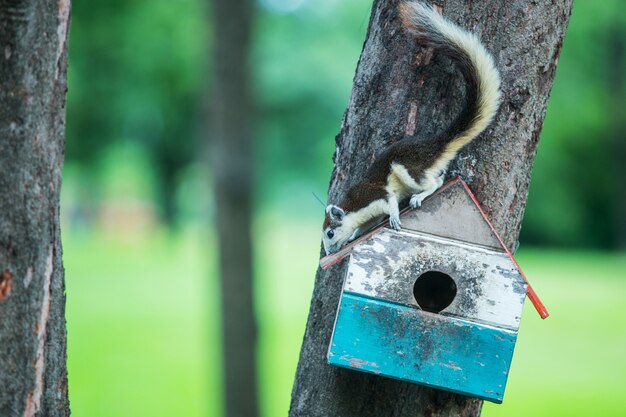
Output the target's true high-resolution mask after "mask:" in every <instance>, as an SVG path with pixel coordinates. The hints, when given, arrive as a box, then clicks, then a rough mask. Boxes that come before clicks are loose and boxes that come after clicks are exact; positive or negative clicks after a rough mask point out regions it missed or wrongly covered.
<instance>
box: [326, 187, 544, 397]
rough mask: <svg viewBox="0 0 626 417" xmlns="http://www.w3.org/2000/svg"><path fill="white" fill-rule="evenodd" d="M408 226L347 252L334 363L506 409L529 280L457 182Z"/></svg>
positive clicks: (407, 218)
mask: <svg viewBox="0 0 626 417" xmlns="http://www.w3.org/2000/svg"><path fill="white" fill-rule="evenodd" d="M401 221H402V230H399V231H396V230H392V229H389V228H387V227H379V228H377V229H375V230H374V231H373V232H371V233H370V234H368V235H366V236H364V237H362V238H361V239H359V240H358V241H356V242H355V243H354V244H353V245H351V246H350V247H349V248H348V249H347V250H346V253H349V256H350V259H349V263H348V268H347V273H346V276H345V281H344V284H343V290H342V294H341V300H340V302H339V309H338V312H337V317H336V321H335V327H334V330H333V335H332V339H331V342H330V347H329V350H328V362H329V363H330V364H332V365H336V366H341V367H345V368H350V369H354V370H358V371H362V372H367V373H372V374H376V375H382V376H386V377H390V378H396V379H400V380H403V381H408V382H413V383H417V384H423V385H427V386H430V387H434V388H438V389H443V390H447V391H452V392H456V393H459V394H464V395H468V396H472V397H478V398H481V399H484V400H488V401H492V402H496V403H501V402H502V398H503V395H504V389H505V386H506V381H507V377H508V374H509V368H510V365H511V359H512V356H513V350H514V347H515V342H516V339H517V332H518V328H519V324H520V318H521V315H522V307H523V304H524V299H525V297H526V294H527V291H528V288H529V286H528V284H527V282H526V279H525V277H524V275H523V273H522V271H521V270H520V269H519V266H518V265H517V263H516V262H515V259H514V258H513V256H512V255H511V253H510V252H509V251H508V249H507V248H506V246H505V245H504V244H503V243H502V240H501V239H500V237H499V236H498V234H497V233H496V231H495V230H494V228H493V226H492V225H491V223H490V222H489V220H488V219H487V218H486V216H485V214H484V212H483V211H482V209H481V208H480V206H479V205H478V203H477V201H476V199H475V198H474V196H473V195H472V193H471V191H470V190H469V188H468V187H467V185H466V184H465V182H463V181H462V180H461V179H460V178H456V179H454V180H452V181H451V182H449V183H447V184H446V185H444V186H443V187H442V188H440V189H439V190H438V191H437V192H436V193H435V194H433V195H432V196H430V197H429V198H428V199H427V200H425V201H424V203H423V205H422V207H421V208H419V209H415V210H405V211H403V212H402V214H401ZM346 253H344V254H343V255H346ZM343 255H340V256H337V257H335V258H334V259H332V258H331V260H333V262H337V261H338V260H339V259H340V258H341V257H342V256H343ZM324 266H326V267H328V266H329V264H328V260H327V264H326V265H324ZM533 294H534V293H533ZM537 302H539V301H538V299H537ZM539 304H540V302H539ZM540 307H541V308H542V309H543V315H542V316H547V312H545V308H543V306H542V305H540Z"/></svg>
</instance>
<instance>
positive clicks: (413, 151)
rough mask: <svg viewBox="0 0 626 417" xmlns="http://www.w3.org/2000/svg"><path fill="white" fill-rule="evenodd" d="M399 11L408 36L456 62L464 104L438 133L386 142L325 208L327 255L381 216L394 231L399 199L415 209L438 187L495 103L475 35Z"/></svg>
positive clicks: (423, 14) (415, 8)
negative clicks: (422, 138) (344, 191)
mask: <svg viewBox="0 0 626 417" xmlns="http://www.w3.org/2000/svg"><path fill="white" fill-rule="evenodd" d="M399 12H400V19H401V21H402V24H403V26H404V28H405V30H406V31H407V32H408V33H409V34H411V35H413V37H414V38H415V39H416V40H417V41H418V42H419V43H420V44H422V45H423V46H425V47H430V48H433V49H434V50H435V51H437V52H440V53H443V54H445V55H447V56H448V57H450V58H451V59H452V61H453V62H454V63H455V64H456V66H457V68H458V69H459V71H460V72H461V74H462V76H463V78H464V81H465V82H466V84H467V87H466V93H465V97H466V104H465V107H464V109H463V110H462V111H461V113H460V114H459V115H458V116H457V118H456V119H455V120H454V122H453V123H452V124H451V126H450V127H449V128H448V130H447V131H446V132H445V133H444V134H442V135H439V136H438V137H436V138H433V139H432V140H428V141H420V142H418V141H417V140H416V139H414V138H405V139H403V140H400V141H398V142H396V143H394V144H393V145H391V146H389V147H388V148H387V149H385V150H384V151H383V152H382V154H381V155H380V156H378V157H377V158H376V159H375V160H374V162H373V163H372V165H371V166H370V167H369V169H368V170H367V172H366V173H365V175H364V177H363V179H362V181H361V182H359V183H358V184H356V185H354V186H353V187H351V188H350V189H349V190H348V192H347V194H346V196H345V197H344V199H343V201H342V202H341V203H340V204H339V205H334V204H329V205H328V206H327V207H326V217H325V220H324V225H323V235H322V241H323V244H324V249H325V251H326V254H327V255H329V254H331V253H334V252H337V251H338V250H339V249H341V247H342V246H344V245H345V244H346V243H348V242H349V241H351V240H354V239H356V238H358V237H359V236H361V235H362V234H363V233H365V232H366V231H367V230H369V228H371V227H372V226H374V225H375V224H376V223H378V222H379V221H380V220H381V218H382V217H383V216H385V215H389V224H390V226H391V227H392V228H393V229H395V230H399V229H400V228H401V223H400V209H399V207H398V205H399V202H400V201H402V200H403V199H405V198H407V197H409V196H410V201H409V206H410V207H411V208H418V207H420V206H421V204H422V201H423V200H424V198H426V197H428V196H429V195H431V194H432V193H433V192H435V191H436V190H437V189H438V188H439V187H441V185H442V184H443V180H444V176H445V173H446V171H447V169H448V165H449V164H450V162H451V161H452V160H453V159H454V158H455V156H456V155H457V153H458V152H459V150H460V149H461V148H462V147H463V146H465V145H467V144H468V143H469V142H471V141H472V140H473V139H474V138H476V137H477V136H478V135H479V134H480V133H482V132H483V131H484V130H485V129H486V128H487V126H489V124H490V123H491V121H492V120H493V118H494V117H495V115H496V112H497V111H498V107H499V105H500V97H501V92H500V75H499V73H498V70H497V69H496V67H495V64H494V61H493V58H492V56H491V55H490V54H489V52H487V50H486V49H485V47H484V46H483V45H482V43H481V42H480V40H479V39H478V37H476V36H475V35H474V34H472V33H470V32H467V31H466V30H465V29H463V28H461V27H459V26H457V25H456V24H454V23H452V22H450V21H449V20H447V19H445V18H444V17H442V16H441V15H440V14H439V13H437V11H436V10H435V9H433V8H432V7H431V6H427V5H425V4H422V3H420V2H404V3H401V4H400V6H399Z"/></svg>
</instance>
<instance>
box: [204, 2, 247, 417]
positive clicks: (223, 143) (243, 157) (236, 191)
mask: <svg viewBox="0 0 626 417" xmlns="http://www.w3.org/2000/svg"><path fill="white" fill-rule="evenodd" d="M212 3H213V22H214V27H215V33H214V39H215V44H214V54H213V65H214V70H215V73H214V79H213V91H212V93H213V97H212V99H213V100H212V101H213V103H212V104H213V117H212V122H213V125H212V128H213V147H212V148H213V161H212V167H213V176H214V182H215V184H214V186H215V203H216V223H217V227H218V235H219V246H220V273H221V288H222V300H221V302H222V335H223V342H222V346H223V355H224V360H223V364H224V369H223V372H224V389H225V394H226V402H225V406H226V415H227V416H229V417H254V416H256V415H257V414H258V410H257V408H258V407H257V389H256V358H255V356H256V355H255V351H256V323H255V318H254V309H253V299H252V243H251V237H250V225H251V211H252V149H251V148H252V141H251V139H250V135H251V131H252V129H251V123H252V115H251V108H252V106H251V103H250V101H251V100H250V89H249V70H248V54H249V44H250V27H251V17H252V8H251V4H250V1H249V0H214V1H213V2H212Z"/></svg>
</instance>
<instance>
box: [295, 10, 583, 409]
mask: <svg viewBox="0 0 626 417" xmlns="http://www.w3.org/2000/svg"><path fill="white" fill-rule="evenodd" d="M397 4H398V0H377V1H375V2H374V5H373V7H372V14H371V18H370V22H369V28H368V31H367V38H366V41H365V44H364V46H363V51H362V54H361V58H360V60H359V64H358V67H357V70H356V75H355V78H354V87H353V90H352V95H351V97H350V101H349V103H348V108H347V109H346V112H345V114H344V117H343V121H342V124H341V131H340V132H339V134H338V135H337V137H336V146H337V148H336V151H335V155H334V161H335V169H334V171H333V174H332V177H331V181H330V190H329V202H337V201H339V199H340V197H341V195H342V194H343V193H344V192H346V190H347V189H348V188H349V186H350V185H351V184H353V183H354V182H356V181H357V180H358V179H359V177H360V176H361V175H362V174H363V172H364V171H365V169H366V168H367V167H368V165H369V164H370V163H371V161H372V160H373V159H374V157H375V156H376V155H377V154H378V153H379V152H380V151H381V150H382V149H383V148H384V147H386V146H388V145H389V144H390V143H392V142H394V141H397V140H400V139H402V138H403V137H406V136H410V135H417V136H418V137H425V136H427V135H433V134H436V133H437V132H441V131H443V129H444V128H445V126H446V125H447V124H448V123H450V121H451V120H453V117H454V115H456V114H457V112H458V111H459V108H460V106H461V104H462V102H463V99H462V97H463V91H464V89H463V83H462V82H461V80H460V76H459V75H458V73H457V72H456V71H455V69H454V67H453V66H452V65H451V63H450V61H448V60H447V59H445V58H443V57H440V56H438V55H437V54H436V53H435V54H434V55H433V54H432V51H429V50H423V49H420V48H419V47H418V46H417V45H416V43H415V42H414V41H413V40H411V39H409V38H408V37H407V35H406V34H405V33H404V31H403V30H402V29H401V28H400V22H399V20H398V15H397ZM437 4H438V5H439V6H442V7H443V14H444V15H445V16H446V17H448V18H450V19H451V20H452V21H454V22H456V23H458V24H460V25H461V26H463V27H465V28H467V29H469V30H471V31H473V32H475V33H477V34H478V35H479V36H480V38H481V39H482V40H483V42H484V43H485V44H486V46H487V49H488V50H489V51H491V52H492V53H493V55H494V57H495V61H496V65H497V67H498V68H499V69H500V71H501V74H502V88H503V103H502V106H501V107H500V110H499V112H498V115H497V117H496V120H495V122H494V123H493V124H492V126H491V127H490V128H489V129H487V131H486V132H485V133H483V134H482V135H481V137H479V138H478V139H477V140H476V141H475V142H473V143H472V144H471V145H470V146H468V147H467V148H466V149H464V150H463V151H462V152H461V153H460V155H459V156H458V157H457V159H456V160H455V162H454V163H453V164H452V165H451V169H450V171H449V174H448V176H449V177H451V176H453V175H456V174H460V175H461V176H462V177H463V178H464V179H465V181H466V182H467V183H468V184H469V186H470V188H471V189H472V190H473V191H474V193H475V194H476V196H477V198H478V199H479V201H480V202H481V204H482V206H483V207H484V208H485V209H486V211H487V214H488V216H489V217H490V218H491V220H492V221H493V224H494V225H495V227H496V229H497V230H498V231H499V232H500V235H501V236H502V238H503V239H504V241H505V243H506V244H507V245H508V246H509V248H511V249H512V248H513V246H514V244H515V242H516V240H517V236H518V234H519V230H520V223H521V220H522V216H523V212H524V206H525V203H526V197H527V193H528V185H529V182H530V172H531V168H532V164H533V159H534V156H535V151H536V148H537V143H538V141H539V133H540V131H541V126H542V123H543V119H544V115H545V110H546V104H547V101H548V96H549V94H550V89H551V87H552V81H553V78H554V74H555V70H556V65H557V60H558V56H559V52H560V50H561V45H562V42H563V36H564V33H565V29H566V26H567V22H568V20H569V15H570V11H571V6H572V2H571V0H554V1H550V2H538V1H528V0H510V1H504V0H483V1H466V0H446V1H437ZM345 267H346V261H345V260H344V261H343V262H342V263H340V264H337V265H336V266H334V267H333V268H331V269H329V270H327V271H321V270H318V272H317V277H316V280H315V289H314V291H313V298H312V301H311V309H310V312H309V319H308V323H307V327H306V332H305V336H304V342H303V345H302V350H301V353H300V361H299V363H298V370H297V374H296V379H295V383H294V387H293V392H292V399H291V408H290V412H289V415H290V416H291V417H296V416H302V417H317V416H320V417H321V416H324V417H330V416H333V417H350V416H359V417H367V416H376V417H378V416H383V415H384V416H452V415H454V416H477V415H479V414H480V410H481V406H482V402H481V401H479V400H476V399H470V398H468V397H463V396H459V395H453V394H448V393H445V392H443V391H437V390H433V389H428V388H422V387H419V386H417V385H410V384H407V383H404V382H400V381H395V380H391V379H386V378H382V377H377V376H372V375H366V374H363V373H360V372H354V371H351V370H346V369H339V368H334V367H332V366H329V365H327V364H326V351H327V348H328V342H329V340H330V336H331V330H332V327H333V321H334V318H335V312H336V308H337V303H338V300H339V294H340V287H341V282H342V278H343V274H344V272H345ZM513 377H515V376H514V375H513Z"/></svg>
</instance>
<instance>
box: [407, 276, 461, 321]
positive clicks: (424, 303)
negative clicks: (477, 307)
mask: <svg viewBox="0 0 626 417" xmlns="http://www.w3.org/2000/svg"><path fill="white" fill-rule="evenodd" d="M413 295H414V296H415V301H417V304H419V306H420V307H421V308H422V310H424V311H429V312H431V313H439V312H440V311H441V310H443V309H444V308H446V307H448V306H449V305H450V303H452V300H454V297H455V296H456V283H455V282H454V280H453V279H452V278H451V277H450V275H448V274H445V273H443V272H439V271H427V272H424V273H423V274H422V275H420V276H419V277H418V278H417V280H416V281H415V285H413Z"/></svg>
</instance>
